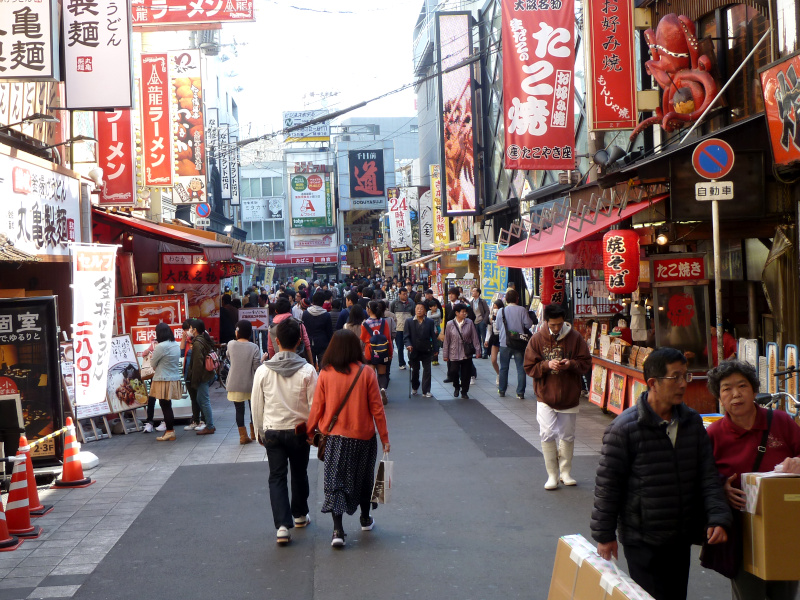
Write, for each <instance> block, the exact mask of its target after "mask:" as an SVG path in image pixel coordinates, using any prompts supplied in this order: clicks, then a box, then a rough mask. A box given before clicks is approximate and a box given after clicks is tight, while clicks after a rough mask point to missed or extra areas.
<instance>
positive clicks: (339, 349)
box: [319, 329, 364, 373]
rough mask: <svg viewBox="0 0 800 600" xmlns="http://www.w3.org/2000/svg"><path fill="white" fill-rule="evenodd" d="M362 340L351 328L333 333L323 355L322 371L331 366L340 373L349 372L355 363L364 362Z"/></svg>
mask: <svg viewBox="0 0 800 600" xmlns="http://www.w3.org/2000/svg"><path fill="white" fill-rule="evenodd" d="M363 362H364V353H363V352H362V350H361V340H360V339H358V336H357V335H356V334H355V333H353V332H352V331H350V330H349V329H340V330H339V331H337V332H336V333H334V334H333V337H332V338H331V343H330V344H328V349H327V350H326V351H325V354H324V355H323V356H322V364H321V365H320V369H319V370H320V371H323V370H324V369H327V368H329V367H330V368H331V369H333V370H334V371H337V372H339V373H348V372H349V371H350V365H352V364H353V363H363Z"/></svg>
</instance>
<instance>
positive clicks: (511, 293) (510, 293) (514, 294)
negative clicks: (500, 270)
mask: <svg viewBox="0 0 800 600" xmlns="http://www.w3.org/2000/svg"><path fill="white" fill-rule="evenodd" d="M506 302H508V303H510V304H519V292H518V291H517V290H507V291H506Z"/></svg>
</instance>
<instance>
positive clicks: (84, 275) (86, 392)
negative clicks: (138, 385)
mask: <svg viewBox="0 0 800 600" xmlns="http://www.w3.org/2000/svg"><path fill="white" fill-rule="evenodd" d="M116 257H117V247H116V246H109V245H103V244H75V245H74V246H72V298H73V302H72V339H73V345H74V348H75V405H76V407H77V408H76V410H77V415H76V416H77V418H79V419H85V418H86V417H94V416H97V415H104V414H107V413H108V412H110V410H109V407H108V402H107V401H106V379H107V377H108V362H109V357H110V355H111V337H112V335H113V333H114V290H115V283H114V274H115V270H116Z"/></svg>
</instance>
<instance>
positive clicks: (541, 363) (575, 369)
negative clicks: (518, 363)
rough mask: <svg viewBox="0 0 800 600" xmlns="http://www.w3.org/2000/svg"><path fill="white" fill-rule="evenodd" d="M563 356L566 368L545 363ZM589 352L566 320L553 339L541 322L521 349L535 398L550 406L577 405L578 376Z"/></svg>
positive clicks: (586, 368)
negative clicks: (555, 369)
mask: <svg viewBox="0 0 800 600" xmlns="http://www.w3.org/2000/svg"><path fill="white" fill-rule="evenodd" d="M563 358H566V359H567V360H569V361H570V365H569V368H568V369H567V370H566V371H560V372H554V371H553V370H551V369H550V368H549V367H548V366H547V363H548V362H549V361H551V360H561V359H563ZM591 366H592V355H591V354H590V353H589V347H588V346H587V345H586V342H585V341H584V339H583V337H582V336H581V335H580V334H579V333H578V332H577V331H575V330H574V329H572V326H571V325H570V324H569V323H564V329H562V330H561V333H560V334H559V336H558V339H557V340H556V339H553V336H552V335H551V334H550V330H549V329H548V328H547V325H546V324H545V325H543V326H542V329H541V330H539V332H538V333H536V335H534V336H533V337H532V338H531V341H530V342H528V347H527V348H526V349H525V362H524V368H525V372H526V373H527V374H528V375H530V376H531V377H533V388H534V391H535V392H536V399H537V400H538V401H539V402H544V403H545V404H547V405H548V406H549V407H550V408H554V409H556V410H565V409H567V408H574V407H575V406H578V402H579V401H580V397H581V390H582V387H583V386H582V385H581V376H583V375H585V374H586V373H588V372H589V369H590V368H591Z"/></svg>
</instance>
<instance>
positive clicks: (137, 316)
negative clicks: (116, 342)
mask: <svg viewBox="0 0 800 600" xmlns="http://www.w3.org/2000/svg"><path fill="white" fill-rule="evenodd" d="M186 306H187V304H186V294H163V295H159V296H128V297H127V298H117V299H116V312H117V333H118V334H120V335H122V334H125V333H130V332H131V327H144V326H148V325H152V326H153V327H155V326H156V325H158V324H159V323H167V324H171V323H183V322H184V321H185V320H186V314H187V312H186V311H187V308H186Z"/></svg>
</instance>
